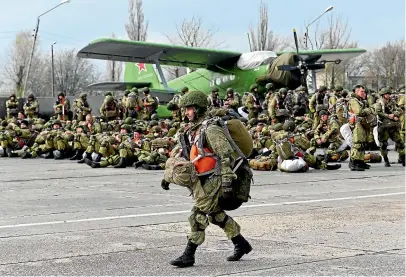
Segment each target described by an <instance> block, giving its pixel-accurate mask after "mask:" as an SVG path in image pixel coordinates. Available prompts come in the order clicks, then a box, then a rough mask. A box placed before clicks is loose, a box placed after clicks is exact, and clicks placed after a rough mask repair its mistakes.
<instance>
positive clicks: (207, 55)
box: [77, 38, 241, 68]
mask: <svg viewBox="0 0 406 277" xmlns="http://www.w3.org/2000/svg"><path fill="white" fill-rule="evenodd" d="M77 56H78V57H79V58H87V59H99V60H111V61H121V62H134V63H149V64H153V63H155V59H158V61H159V63H160V64H161V65H171V66H184V67H190V68H208V67H211V66H214V65H220V64H222V65H224V64H228V62H230V64H231V63H235V61H236V59H238V58H239V57H240V56H241V53H238V52H231V51H224V50H214V49H204V48H195V47H187V46H177V45H170V44H160V43H152V42H142V41H132V40H121V39H111V38H103V39H99V40H95V41H93V42H91V43H90V44H89V45H87V46H85V47H84V48H82V49H81V50H79V52H78V54H77Z"/></svg>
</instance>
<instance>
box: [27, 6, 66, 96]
mask: <svg viewBox="0 0 406 277" xmlns="http://www.w3.org/2000/svg"><path fill="white" fill-rule="evenodd" d="M69 2H70V0H62V2H61V3H59V4H58V5H56V6H55V7H53V8H52V9H50V10H47V11H46V12H44V13H42V14H40V15H39V16H38V17H37V26H36V27H35V30H34V31H35V33H34V40H33V42H32V49H31V55H30V61H29V62H28V70H27V76H25V82H24V89H23V92H22V96H24V94H25V90H26V89H27V82H28V77H29V76H30V70H31V64H32V58H33V56H34V50H35V42H36V41H37V36H38V29H39V22H40V17H41V16H43V15H45V14H47V13H49V12H50V11H52V10H54V9H56V8H58V7H59V6H61V5H63V4H66V3H69Z"/></svg>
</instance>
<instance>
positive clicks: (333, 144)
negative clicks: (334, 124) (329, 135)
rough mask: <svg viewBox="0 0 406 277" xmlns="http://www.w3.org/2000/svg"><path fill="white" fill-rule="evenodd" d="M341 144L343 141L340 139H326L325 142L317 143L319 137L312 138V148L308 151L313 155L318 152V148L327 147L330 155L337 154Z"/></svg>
mask: <svg viewBox="0 0 406 277" xmlns="http://www.w3.org/2000/svg"><path fill="white" fill-rule="evenodd" d="M340 146H341V142H340V141H338V140H334V141H326V142H325V143H322V144H320V145H319V144H317V139H315V138H312V139H311V140H310V148H309V149H308V152H309V153H310V154H312V155H314V153H315V152H316V148H317V147H320V148H327V154H328V155H335V154H337V153H338V152H337V149H338V148H339V147H340Z"/></svg>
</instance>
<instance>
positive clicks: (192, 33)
mask: <svg viewBox="0 0 406 277" xmlns="http://www.w3.org/2000/svg"><path fill="white" fill-rule="evenodd" d="M203 25H204V21H203V19H202V18H201V17H199V16H193V17H192V18H191V19H184V20H183V21H182V23H181V24H180V26H179V25H178V24H176V35H169V34H164V35H165V36H166V38H167V39H168V40H169V42H170V43H172V44H175V45H182V46H189V47H200V48H218V47H221V46H222V45H223V44H224V41H218V40H216V39H215V38H214V36H215V34H216V33H217V30H214V29H213V28H205V27H204V26H203ZM164 68H165V70H166V71H167V72H168V73H169V75H170V78H178V77H180V76H182V75H184V74H186V72H187V70H186V68H182V67H173V66H165V67H164ZM192 71H193V70H192Z"/></svg>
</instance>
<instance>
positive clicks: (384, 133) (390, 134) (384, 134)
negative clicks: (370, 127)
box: [378, 128, 405, 158]
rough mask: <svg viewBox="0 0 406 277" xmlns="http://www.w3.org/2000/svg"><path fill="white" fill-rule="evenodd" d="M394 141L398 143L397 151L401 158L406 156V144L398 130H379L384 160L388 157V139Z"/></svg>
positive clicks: (380, 146)
mask: <svg viewBox="0 0 406 277" xmlns="http://www.w3.org/2000/svg"><path fill="white" fill-rule="evenodd" d="M389 138H390V139H392V140H393V141H394V142H395V143H396V149H397V151H398V154H399V157H403V156H405V142H404V138H403V137H402V136H401V135H400V130H399V129H398V128H390V129H386V128H385V129H384V128H378V140H379V148H380V151H381V155H382V157H383V158H385V157H386V158H387V157H388V149H387V148H388V139H389Z"/></svg>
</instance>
